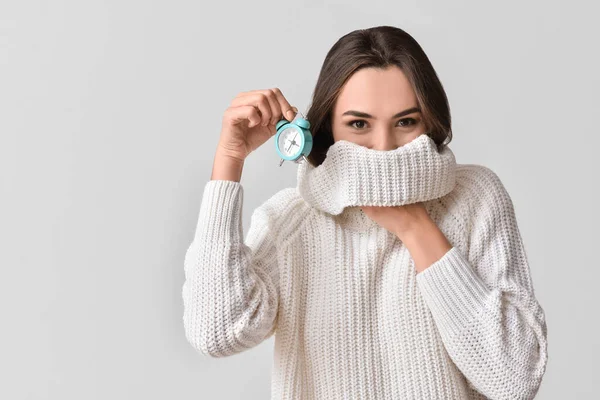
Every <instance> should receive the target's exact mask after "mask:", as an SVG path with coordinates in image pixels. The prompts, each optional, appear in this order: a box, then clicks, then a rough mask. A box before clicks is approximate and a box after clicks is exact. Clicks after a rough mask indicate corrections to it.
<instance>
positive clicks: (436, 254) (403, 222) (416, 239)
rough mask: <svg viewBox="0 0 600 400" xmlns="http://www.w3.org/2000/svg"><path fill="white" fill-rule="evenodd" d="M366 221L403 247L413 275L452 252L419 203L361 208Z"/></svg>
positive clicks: (443, 236)
mask: <svg viewBox="0 0 600 400" xmlns="http://www.w3.org/2000/svg"><path fill="white" fill-rule="evenodd" d="M361 209H362V210H363V212H364V213H365V214H367V216H368V217H369V218H371V219H372V220H374V221H375V222H377V223H378V224H379V225H381V226H382V227H384V228H385V229H387V230H388V231H390V232H392V233H394V234H395V235H396V236H397V237H398V239H400V240H401V241H402V243H404V245H405V246H406V248H407V249H408V251H409V253H410V255H411V257H412V259H413V260H414V265H415V270H416V272H417V273H421V272H423V271H424V270H425V269H427V268H429V266H431V265H432V264H433V263H434V262H436V261H437V260H439V259H440V258H442V256H443V255H444V254H446V253H447V252H448V250H450V249H451V248H452V244H451V243H450V242H449V241H448V239H447V238H446V236H445V235H444V233H443V232H442V231H441V230H440V229H439V228H438V226H437V225H436V223H435V221H434V220H433V219H431V217H430V216H429V213H428V212H427V209H426V208H425V206H424V205H423V203H421V202H419V203H413V204H407V205H404V206H396V207H375V206H373V207H371V206H369V207H367V206H363V207H361Z"/></svg>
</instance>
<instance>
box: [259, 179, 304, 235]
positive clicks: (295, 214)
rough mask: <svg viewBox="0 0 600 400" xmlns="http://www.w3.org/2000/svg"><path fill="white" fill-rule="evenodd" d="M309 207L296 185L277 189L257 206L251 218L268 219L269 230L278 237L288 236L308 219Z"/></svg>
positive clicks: (297, 230) (295, 231) (298, 229)
mask: <svg viewBox="0 0 600 400" xmlns="http://www.w3.org/2000/svg"><path fill="white" fill-rule="evenodd" d="M309 217H310V207H309V206H308V204H306V203H305V202H304V200H303V199H302V197H301V196H300V194H299V193H298V190H297V188H296V187H286V188H283V189H280V190H278V191H277V192H275V193H274V194H273V195H271V196H270V197H269V198H268V199H267V200H265V201H264V202H263V203H262V204H261V205H260V206H258V207H257V208H256V209H255V210H254V211H253V213H252V219H253V220H255V219H258V218H259V219H263V220H265V221H268V224H269V226H270V228H271V231H272V232H273V233H275V234H276V235H275V236H276V237H278V238H280V239H284V238H289V237H290V236H292V235H293V234H294V233H297V232H299V231H300V228H301V227H302V226H303V225H304V224H305V223H306V222H307V221H308V220H309V219H310V218H309Z"/></svg>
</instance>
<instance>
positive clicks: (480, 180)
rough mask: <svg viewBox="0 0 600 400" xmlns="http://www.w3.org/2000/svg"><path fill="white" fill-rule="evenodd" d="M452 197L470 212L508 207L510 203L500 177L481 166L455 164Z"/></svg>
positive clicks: (488, 168)
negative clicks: (502, 206)
mask: <svg viewBox="0 0 600 400" xmlns="http://www.w3.org/2000/svg"><path fill="white" fill-rule="evenodd" d="M453 195H454V196H455V197H457V198H460V200H461V203H462V204H463V205H464V206H467V207H468V208H469V209H470V211H476V210H477V209H480V208H481V207H497V206H501V205H503V204H504V205H506V204H508V205H510V206H511V207H512V201H511V199H510V196H509V194H508V191H507V190H506V187H505V185H504V183H503V182H502V180H501V179H500V176H499V175H498V174H497V173H496V172H495V171H494V170H492V169H491V168H490V167H487V166H485V165H481V164H457V166H456V187H455V190H453Z"/></svg>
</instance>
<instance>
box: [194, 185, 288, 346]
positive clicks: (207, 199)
mask: <svg viewBox="0 0 600 400" xmlns="http://www.w3.org/2000/svg"><path fill="white" fill-rule="evenodd" d="M242 203H243V188H242V186H241V184H240V183H239V182H236V181H229V180H210V181H208V182H207V183H206V185H205V188H204V192H203V197H202V202H201V205H200V212H199V217H198V222H197V227H196V232H195V235H194V238H193V241H192V243H191V244H190V246H189V248H188V250H187V252H186V254H185V260H184V271H185V281H184V284H183V289H182V296H183V306H184V312H183V325H184V328H185V335H186V338H187V340H188V341H189V343H190V344H191V345H192V346H193V347H194V348H195V349H196V350H197V351H199V352H200V353H201V354H203V355H208V356H212V357H225V356H230V355H233V354H236V353H240V352H242V351H244V350H247V349H250V348H251V347H254V346H256V345H258V344H259V343H261V342H262V341H263V340H265V339H267V338H268V337H270V336H271V335H272V334H273V333H274V331H275V326H276V320H277V309H278V301H279V300H278V276H279V274H278V266H277V265H278V264H277V254H276V253H277V252H276V247H275V244H274V238H273V227H272V220H273V218H272V217H271V215H270V214H272V212H269V211H270V209H269V208H268V207H267V206H268V202H265V203H264V204H263V205H262V206H260V207H259V208H257V209H256V210H255V211H254V212H253V214H252V217H251V221H250V228H249V230H248V234H247V237H246V239H245V240H243V227H242Z"/></svg>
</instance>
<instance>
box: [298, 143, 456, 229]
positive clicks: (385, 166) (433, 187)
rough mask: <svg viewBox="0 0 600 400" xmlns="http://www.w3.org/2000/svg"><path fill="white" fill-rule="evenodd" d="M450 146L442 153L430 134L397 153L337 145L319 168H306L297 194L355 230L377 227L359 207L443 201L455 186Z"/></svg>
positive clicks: (302, 168) (300, 169)
mask: <svg viewBox="0 0 600 400" xmlns="http://www.w3.org/2000/svg"><path fill="white" fill-rule="evenodd" d="M455 167H456V159H455V157H454V153H453V152H452V150H451V149H450V147H448V146H446V147H444V149H443V151H442V152H441V153H440V152H438V150H437V147H436V144H435V142H434V141H433V139H431V138H430V137H429V136H427V135H426V134H423V135H420V136H417V137H416V138H415V139H414V140H412V141H410V142H409V143H407V144H405V145H404V146H401V147H398V148H397V149H395V150H389V151H382V150H373V149H369V148H367V147H364V146H361V145H358V144H356V143H353V142H350V141H346V140H338V141H337V142H335V143H334V144H333V145H331V146H330V147H329V149H328V151H327V156H326V158H325V160H324V161H323V163H322V164H321V165H319V166H318V167H313V166H312V165H311V164H308V163H301V164H300V165H299V167H298V173H297V182H298V184H297V187H298V193H299V194H300V196H302V198H303V199H304V200H305V201H306V202H307V203H308V204H310V205H311V206H312V207H314V208H316V209H318V210H321V211H324V212H327V213H329V214H332V215H334V216H335V215H339V214H342V213H343V215H340V216H339V217H338V218H337V220H338V221H340V222H342V223H344V222H345V223H347V224H349V225H351V226H352V227H353V228H356V229H365V228H370V227H372V226H373V225H374V224H375V222H374V221H372V220H371V219H370V218H368V217H367V216H366V214H364V213H363V212H362V210H361V209H360V207H359V206H401V205H405V204H410V203H415V202H423V201H427V200H431V199H437V198H440V197H442V196H444V195H446V194H448V193H449V192H450V191H451V190H452V189H453V188H454V186H455V184H456V173H455Z"/></svg>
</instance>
